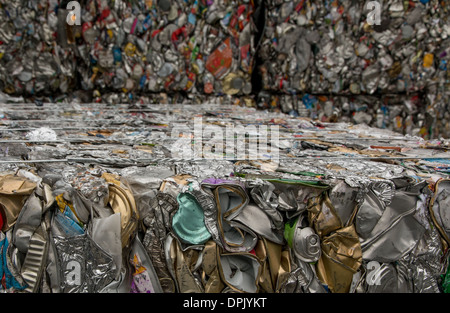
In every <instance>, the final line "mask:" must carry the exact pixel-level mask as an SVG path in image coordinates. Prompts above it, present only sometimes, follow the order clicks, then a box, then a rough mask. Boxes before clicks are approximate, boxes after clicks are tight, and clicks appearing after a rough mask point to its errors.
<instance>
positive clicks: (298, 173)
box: [0, 104, 450, 293]
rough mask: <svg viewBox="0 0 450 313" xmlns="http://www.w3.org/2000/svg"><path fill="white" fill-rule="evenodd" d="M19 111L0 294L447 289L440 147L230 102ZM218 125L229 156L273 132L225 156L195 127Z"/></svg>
mask: <svg viewBox="0 0 450 313" xmlns="http://www.w3.org/2000/svg"><path fill="white" fill-rule="evenodd" d="M33 106H34V105H33V104H31V105H25V104H21V105H20V106H19V105H18V104H14V105H12V106H9V107H8V108H7V109H5V110H4V112H3V114H4V118H3V119H2V120H1V123H2V124H1V128H0V130H1V134H2V140H1V145H0V147H1V154H2V160H1V161H0V166H1V173H0V212H1V214H0V217H1V220H0V224H1V232H0V236H1V237H0V256H1V257H0V275H1V284H0V290H1V291H2V292H8V293H12V292H15V293H17V292H36V293H72V292H73V293H75V292H91V293H147V292H151V293H194V292H195V293H197V292H198V293H225V292H233V293H260V292H261V293H262V292H264V293H373V292H390V293H394V292H411V293H425V292H430V293H440V292H448V291H450V289H449V272H448V268H449V267H448V266H449V264H448V245H449V243H450V239H449V236H450V232H449V229H450V224H449V219H448V218H447V217H448V216H447V215H448V214H449V213H448V212H449V207H450V206H449V205H450V204H449V198H448V194H449V191H450V177H449V173H450V170H449V159H450V158H449V153H448V149H449V146H450V143H449V142H448V141H445V140H444V141H436V140H435V141H426V140H423V139H422V138H419V137H411V136H401V135H399V134H398V133H395V132H392V131H389V130H386V129H384V130H383V129H378V128H371V127H368V126H364V125H354V124H351V123H348V122H338V123H328V122H320V123H319V122H317V121H314V120H312V119H310V118H307V117H293V116H290V115H286V114H282V113H275V112H273V113H271V114H267V113H265V112H261V111H257V110H256V109H254V108H243V107H240V106H236V107H234V108H230V107H229V106H212V105H208V106H205V105H203V106H202V105H199V106H191V107H186V106H178V107H175V106H159V107H155V106H153V105H152V106H148V107H145V108H141V109H139V110H135V109H130V108H128V107H127V106H122V107H120V108H119V107H117V108H111V107H108V106H103V105H100V104H90V105H85V106H79V105H73V106H71V107H65V108H61V107H58V106H52V105H51V104H45V105H44V106H43V107H42V108H33ZM199 116H201V118H202V119H201V120H200V122H201V124H200V125H198V123H197V124H196V123H195V121H197V122H198V121H199V120H198V118H199ZM26 117H29V118H28V119H27V118H26ZM195 118H197V120H195ZM193 119H194V122H193ZM42 123H45V124H44V125H42ZM230 125H234V126H235V127H236V128H237V127H243V128H245V129H247V132H248V136H245V137H243V139H242V141H239V140H237V146H234V148H236V150H238V152H239V151H241V150H244V151H246V152H251V150H252V149H253V148H252V141H254V139H258V142H261V141H263V140H264V138H263V129H264V128H263V127H262V126H270V127H274V126H276V127H277V129H278V132H272V129H273V128H271V136H270V138H266V141H267V142H269V143H270V144H269V146H268V147H266V149H265V150H264V154H263V156H265V158H264V157H261V158H238V157H230V156H229V155H225V153H224V151H222V153H220V151H219V150H218V149H215V150H214V149H212V148H211V146H215V147H216V148H218V147H219V145H218V142H217V141H214V140H213V139H217V138H216V137H211V136H210V137H209V138H208V135H207V134H208V132H207V130H208V129H215V130H216V132H217V129H218V128H219V129H225V128H226V127H230ZM255 125H257V126H258V128H256V126H255ZM199 127H200V129H201V130H202V134H203V138H201V139H203V141H200V138H198V137H195V136H194V137H192V136H191V135H192V134H195V133H196V131H197V130H198V128H199ZM176 129H178V131H176ZM255 130H256V131H255ZM223 133H224V134H225V131H224V132H223ZM255 133H257V134H258V136H257V137H255V135H256V134H255ZM275 134H278V136H277V138H274V137H275ZM210 135H211V134H210ZM226 139H228V137H227V138H226ZM233 140H234V138H233ZM199 141H200V142H201V146H202V148H204V150H203V154H201V155H200V157H199V158H186V157H184V158H183V157H181V158H180V157H179V155H178V154H177V153H178V151H179V150H180V149H181V148H183V147H184V148H187V149H188V150H189V149H191V151H192V149H195V148H196V145H198V143H199ZM240 144H241V145H240ZM183 145H184V146H183ZM205 151H210V152H211V153H212V154H213V155H214V156H215V157H213V158H206V157H205V156H206V155H205V154H204V152H205ZM275 152H276V154H275ZM275 156H277V157H275ZM227 157H228V158H227Z"/></svg>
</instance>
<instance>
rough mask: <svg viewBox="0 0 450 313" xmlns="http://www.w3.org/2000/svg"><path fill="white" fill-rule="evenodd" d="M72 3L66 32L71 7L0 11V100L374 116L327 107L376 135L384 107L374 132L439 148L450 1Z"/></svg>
mask: <svg viewBox="0 0 450 313" xmlns="http://www.w3.org/2000/svg"><path fill="white" fill-rule="evenodd" d="M75 2H76V3H78V4H79V9H80V10H79V15H80V16H79V17H77V19H78V18H79V25H77V23H75V24H74V25H71V24H69V23H68V22H67V18H68V17H69V16H70V15H69V14H70V13H71V12H72V11H71V10H72V9H73V7H71V6H69V1H67V0H64V1H63V0H50V1H47V0H42V1H18V0H16V1H5V0H2V1H0V8H1V9H0V22H1V23H2V25H3V27H2V30H1V31H0V90H1V91H2V92H4V93H5V94H7V95H8V96H17V97H24V98H25V100H26V101H31V102H36V103H37V104H41V103H42V102H48V101H51V102H56V103H68V102H69V103H70V102H72V101H78V102H81V103H87V102H103V103H108V104H119V103H130V104H138V105H139V104H142V103H189V104H196V103H206V102H213V103H232V104H240V105H243V106H256V107H258V108H269V109H276V110H282V111H283V112H285V113H293V114H300V115H302V114H303V113H304V112H305V110H304V107H303V106H306V108H307V109H308V107H309V106H310V104H308V103H307V102H306V103H305V102H303V101H298V99H296V100H290V99H289V98H290V97H291V96H292V97H294V98H300V100H302V99H303V98H304V97H305V96H306V97H309V95H314V96H315V97H321V98H323V97H331V96H335V97H341V96H342V97H351V98H352V99H354V100H353V101H352V103H354V104H355V106H356V107H364V106H366V105H367V107H368V109H369V110H370V111H372V113H369V112H365V111H363V113H364V114H363V113H358V114H356V116H355V118H353V116H348V110H347V108H346V105H343V106H344V107H343V108H339V107H340V105H339V104H336V107H338V110H337V111H339V112H337V114H334V115H333V114H332V115H333V116H334V117H333V118H334V119H335V120H341V119H342V120H343V121H346V120H347V119H348V118H351V119H353V122H355V123H365V122H367V120H368V119H369V118H368V117H367V116H365V114H366V113H367V114H370V115H372V119H371V121H370V122H369V124H370V125H372V126H375V124H377V123H376V122H374V121H375V120H376V119H377V117H376V116H375V115H378V114H379V112H378V110H379V109H380V106H379V105H378V104H377V103H383V104H385V107H386V110H389V111H390V112H389V113H386V115H388V116H389V120H388V121H387V122H386V123H382V124H383V127H384V126H385V127H387V128H389V129H394V128H395V129H401V130H402V132H403V133H404V134H408V135H414V136H417V135H419V136H421V137H423V138H426V139H438V138H440V137H445V138H448V125H447V124H448V123H447V121H448V103H449V101H448V99H449V92H450V91H449V88H448V87H449V73H450V70H449V68H448V66H447V64H448V61H449V58H450V50H449V49H450V48H449V47H450V44H449V40H450V38H449V35H450V22H449V20H448V16H449V3H448V1H447V0H441V1H439V0H420V1H419V0H411V1H409V0H408V1H400V0H383V1H381V0H380V1H337V0H336V1H335V0H333V1H331V0H327V1H314V0H295V1H278V0H264V1H263V0H257V1H253V0H241V1H213V0H190V1H177V0H158V1H156V0H155V1H153V0H146V1H144V0H139V1H124V0H114V1H108V0H101V1H94V0H83V1H75ZM71 3H72V2H71ZM374 3H376V4H379V6H377V5H375V4H374ZM374 8H377V9H379V10H380V11H379V12H375V11H373V10H374ZM374 13H376V14H375V17H379V20H378V21H377V20H376V18H375V20H374V19H373V16H374V15H373V14H374ZM397 95H398V96H400V97H402V98H405V103H404V104H399V103H400V102H401V101H397V99H396V96H397ZM360 96H364V97H360ZM366 96H371V97H372V98H371V99H373V100H372V101H371V102H370V103H367V101H366V99H367V97H366ZM387 96H391V97H387ZM414 97H419V98H420V105H419V106H416V107H417V112H415V113H411V110H410V108H408V106H409V104H408V102H410V99H411V98H414ZM0 98H1V97H0ZM267 99H269V100H267ZM386 99H392V102H393V103H392V105H391V100H390V101H387V102H385V100H386ZM337 102H341V101H337ZM343 102H344V104H345V103H348V101H347V100H343ZM398 108H402V110H401V112H400V113H399V112H398ZM315 110H316V111H317V114H318V115H320V116H324V115H326V116H328V117H330V115H329V114H328V112H327V108H322V106H318V107H316V108H315ZM386 110H385V111H383V114H385V112H386ZM350 111H351V109H350ZM358 112H359V111H358ZM391 116H392V118H391ZM411 120H414V121H411Z"/></svg>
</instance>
